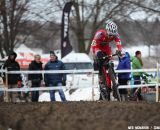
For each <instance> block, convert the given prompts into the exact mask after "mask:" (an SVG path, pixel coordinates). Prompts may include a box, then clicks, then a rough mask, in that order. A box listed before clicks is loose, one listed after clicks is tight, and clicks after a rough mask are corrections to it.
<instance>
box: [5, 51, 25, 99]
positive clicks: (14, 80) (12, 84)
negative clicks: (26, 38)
mask: <svg viewBox="0 0 160 130" xmlns="http://www.w3.org/2000/svg"><path fill="white" fill-rule="evenodd" d="M16 57H17V54H16V53H15V52H14V51H11V52H10V53H9V56H8V59H7V60H6V61H5V63H4V66H3V68H4V69H7V70H8V71H19V70H20V66H19V64H18V62H17V61H16ZM4 75H5V74H4ZM5 77H6V76H4V78H3V80H4V83H6V79H5ZM21 81H22V79H21V75H20V74H8V88H16V87H18V86H20V84H21ZM18 96H19V95H18V94H17V93H13V92H11V93H10V94H9V98H10V99H11V102H16V101H17V99H18V98H19V97H18Z"/></svg>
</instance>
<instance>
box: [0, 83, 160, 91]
mask: <svg viewBox="0 0 160 130" xmlns="http://www.w3.org/2000/svg"><path fill="white" fill-rule="evenodd" d="M157 85H158V86H159V85H160V84H156V83H155V84H140V85H120V86H118V89H124V88H141V87H149V86H157ZM78 88H83V89H84V88H98V86H83V87H80V86H76V87H72V88H71V87H70V88H69V87H66V86H59V87H57V86H51V87H34V88H29V87H23V88H10V89H7V88H4V87H1V88H0V91H6V92H28V91H47V90H48V91H50V90H59V89H78Z"/></svg>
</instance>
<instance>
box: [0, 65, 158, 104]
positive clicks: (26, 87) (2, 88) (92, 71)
mask: <svg viewBox="0 0 160 130" xmlns="http://www.w3.org/2000/svg"><path fill="white" fill-rule="evenodd" d="M0 72H1V73H3V72H4V73H6V77H5V78H6V81H8V76H7V74H40V73H42V74H57V73H61V74H62V73H65V74H73V80H74V75H75V74H86V73H91V74H92V83H91V86H83V87H79V86H76V85H74V84H73V85H72V87H71V89H73V88H86V87H92V100H94V88H95V87H97V84H95V82H94V80H95V79H94V75H95V74H97V73H98V71H94V70H92V69H89V70H53V71H44V70H42V71H7V70H1V71H0ZM115 72H116V73H125V72H131V73H133V72H155V73H157V82H156V83H154V84H145V85H143V84H141V85H122V86H119V87H118V88H119V89H122V88H138V87H143V86H145V87H149V86H156V102H158V101H159V87H158V86H159V85H160V84H159V82H158V79H159V64H158V63H157V68H156V69H136V70H116V71H115ZM73 82H74V81H73ZM64 88H66V87H65V86H59V87H57V86H52V87H39V88H37V87H35V88H29V87H28V86H24V87H23V88H8V84H7V82H6V85H5V87H1V88H0V91H4V92H5V93H6V96H7V101H8V92H18V91H41V90H42V91H43V90H58V89H64Z"/></svg>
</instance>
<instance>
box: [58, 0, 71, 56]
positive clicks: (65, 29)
mask: <svg viewBox="0 0 160 130" xmlns="http://www.w3.org/2000/svg"><path fill="white" fill-rule="evenodd" d="M72 5H73V2H68V3H66V5H65V7H64V9H63V15H62V25H61V58H63V57H64V56H66V55H67V54H69V53H70V52H71V51H72V46H71V44H70V41H69V14H70V11H71V7H72Z"/></svg>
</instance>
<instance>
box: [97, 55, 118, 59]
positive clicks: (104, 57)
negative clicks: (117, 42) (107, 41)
mask: <svg viewBox="0 0 160 130" xmlns="http://www.w3.org/2000/svg"><path fill="white" fill-rule="evenodd" d="M114 56H118V54H113V55H111V56H109V55H107V56H103V57H102V58H98V59H99V60H101V59H103V60H105V59H107V58H110V57H114Z"/></svg>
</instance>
